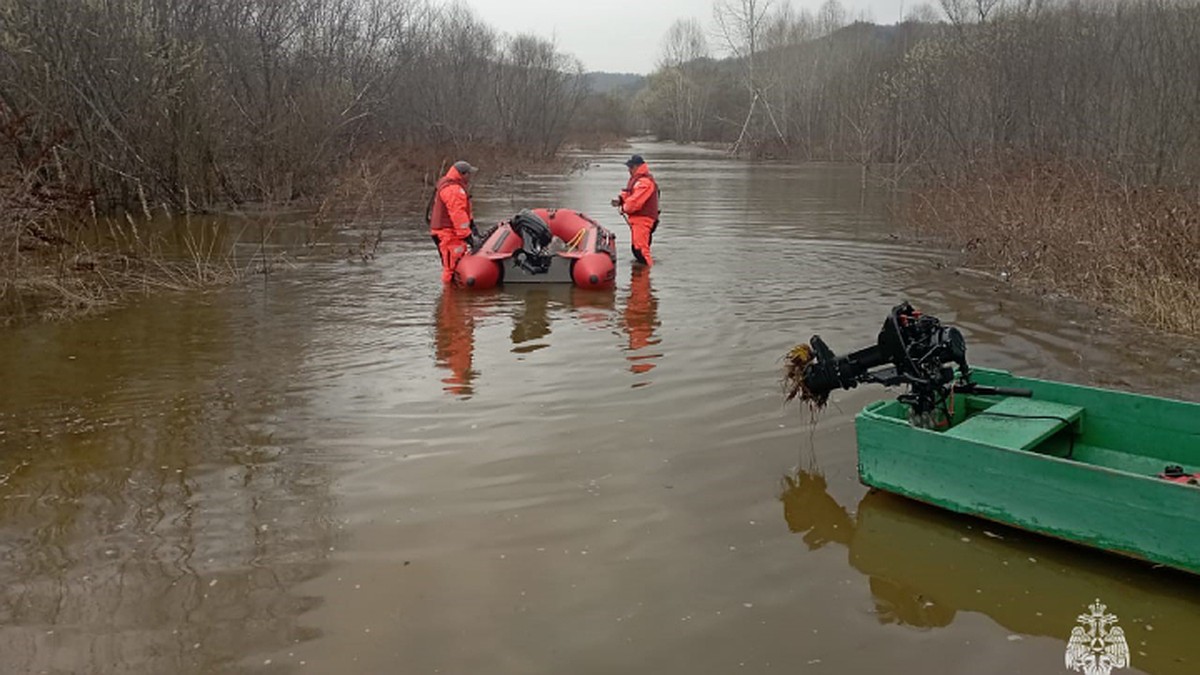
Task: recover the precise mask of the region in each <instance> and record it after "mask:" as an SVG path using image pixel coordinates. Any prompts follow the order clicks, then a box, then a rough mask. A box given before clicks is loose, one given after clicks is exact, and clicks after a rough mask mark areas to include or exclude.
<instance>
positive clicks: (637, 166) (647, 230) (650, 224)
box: [612, 155, 658, 267]
mask: <svg viewBox="0 0 1200 675" xmlns="http://www.w3.org/2000/svg"><path fill="white" fill-rule="evenodd" d="M625 166H627V167H629V182H628V183H626V184H625V189H624V190H621V194H620V195H618V196H617V198H616V199H614V200H612V205H613V206H616V207H619V208H620V209H621V213H623V214H625V217H626V220H627V221H628V222H629V235H630V240H631V247H630V248H631V249H632V250H633V257H634V258H636V259H637V261H638V262H640V263H642V264H644V265H646V266H647V267H649V266H651V265H653V264H654V258H653V257H651V255H650V242H651V241H652V240H653V239H654V231H655V230H656V229H658V183H657V182H656V181H655V180H654V176H652V175H650V167H648V166H646V160H644V159H642V156H641V155H634V156H633V157H630V158H629V159H628V160H627V161H626V162H625Z"/></svg>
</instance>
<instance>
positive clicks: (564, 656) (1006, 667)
mask: <svg viewBox="0 0 1200 675" xmlns="http://www.w3.org/2000/svg"><path fill="white" fill-rule="evenodd" d="M635 150H637V151H640V152H642V153H643V154H645V155H646V156H647V157H648V159H649V161H650V163H651V166H652V168H653V169H654V170H655V172H656V173H657V175H658V176H659V178H660V180H661V182H662V186H663V203H664V206H665V209H666V211H665V213H664V216H663V224H662V226H661V227H660V228H659V231H658V233H657V235H656V242H655V247H654V253H655V258H656V259H657V260H659V261H660V264H659V265H656V266H655V267H654V268H653V269H652V270H650V271H649V272H647V271H645V270H638V269H631V268H630V265H629V260H630V256H629V254H628V252H627V250H625V249H624V247H625V246H627V241H628V231H627V230H626V229H625V226H624V225H623V224H622V223H621V222H620V220H619V219H618V218H617V217H616V214H615V213H614V212H613V211H612V210H611V209H610V208H609V207H608V206H607V204H608V200H609V199H610V198H611V197H612V196H613V194H614V193H615V192H616V190H617V189H618V188H619V187H620V186H621V185H623V184H624V180H625V177H624V167H623V166H621V165H620V163H619V159H620V158H621V157H623V156H624V154H622V155H620V156H618V155H617V154H615V153H613V154H607V155H600V156H595V157H593V158H592V159H593V165H592V166H591V167H590V168H589V169H588V170H586V171H584V172H582V173H576V174H574V175H571V176H534V177H529V178H523V179H520V180H515V181H514V180H508V181H503V182H501V183H500V184H498V185H492V186H490V187H486V188H481V189H480V190H479V195H478V197H477V206H476V211H477V214H478V216H479V220H493V219H499V218H502V217H507V216H509V215H512V214H513V213H515V212H516V210H518V209H519V208H521V207H523V206H537V205H560V206H567V207H574V208H578V209H582V210H584V211H585V212H588V213H590V214H593V215H594V216H595V217H597V218H598V219H599V220H600V221H601V222H602V223H604V224H606V225H608V226H610V227H611V228H613V229H614V230H615V231H616V232H617V233H618V235H619V237H620V242H621V244H622V247H623V250H622V251H621V258H620V261H619V265H618V280H619V282H618V286H617V288H616V289H615V290H614V291H612V292H605V293H587V292H580V291H576V290H574V289H571V288H535V287H527V288H509V289H505V290H502V291H498V292H492V293H485V294H467V293H462V292H455V291H453V290H450V289H445V290H444V289H443V288H442V287H441V285H440V284H439V282H438V262H437V256H436V254H435V252H434V251H433V249H432V246H431V245H430V244H429V241H428V237H427V236H426V234H425V233H424V232H423V231H422V228H421V227H419V226H418V225H417V223H416V222H414V219H408V218H405V219H402V218H399V217H397V219H396V220H395V221H394V222H390V223H387V225H388V229H387V230H386V236H385V240H384V242H383V244H382V246H381V247H380V250H379V255H378V257H377V258H376V259H375V260H374V261H372V262H369V263H363V262H362V261H361V260H358V261H354V260H341V261H328V262H315V263H307V264H304V265H302V266H299V267H297V268H295V269H291V270H284V271H283V272H282V273H280V274H277V275H273V276H271V277H269V278H268V279H267V280H265V281H264V280H256V281H254V282H252V283H250V284H248V285H247V286H245V287H240V288H230V289H224V290H220V291H216V292H211V293H195V294H186V295H172V296H163V297H156V298H152V299H148V300H145V301H143V302H139V303H138V304H136V305H135V306H132V307H129V308H125V309H122V310H119V311H115V312H111V313H109V314H107V315H105V316H102V317H98V318H95V319H90V320H86V321H78V322H73V323H63V324H56V325H37V326H29V327H25V328H21V329H18V330H10V331H6V332H3V333H0V355H2V356H0V381H2V382H3V389H2V390H0V528H2V529H0V671H3V672H5V673H9V672H11V673H26V672H32V673H37V672H48V673H83V672H88V673H100V672H104V673H201V672H235V673H240V672H245V673H260V672H261V673H284V672H317V673H447V674H457V673H489V674H492V675H496V674H503V673H514V674H515V673H522V674H525V673H615V672H619V673H656V674H666V673H679V674H684V673H686V674H688V675H695V674H701V673H771V672H805V673H859V672H882V673H890V674H896V673H967V672H970V673H983V674H986V673H996V674H1000V673H1004V674H1006V675H1007V674H1009V673H1052V672H1061V669H1062V664H1063V654H1064V650H1065V646H1066V640H1067V638H1068V637H1069V636H1070V634H1071V629H1072V628H1073V627H1074V626H1075V625H1076V617H1077V616H1078V615H1079V614H1081V613H1086V612H1087V611H1088V609H1087V607H1088V605H1089V604H1090V603H1091V602H1093V601H1094V600H1096V599H1097V598H1099V599H1101V600H1102V601H1103V602H1104V603H1106V604H1107V606H1108V610H1109V611H1110V612H1112V613H1114V614H1116V615H1117V616H1118V617H1119V619H1120V625H1121V626H1123V628H1124V630H1125V634H1126V636H1127V638H1128V642H1129V644H1130V647H1131V651H1132V656H1133V666H1134V668H1133V672H1145V673H1154V674H1170V673H1180V674H1182V673H1196V672H1200V657H1198V656H1197V655H1196V653H1195V649H1194V639H1193V636H1194V635H1195V634H1196V633H1197V632H1198V631H1200V582H1197V580H1196V578H1194V577H1188V576H1185V575H1181V574H1177V573H1172V572H1169V571H1166V570H1161V569H1158V570H1156V569H1150V568H1148V567H1147V566H1146V565H1142V564H1137V563H1131V562H1127V561H1124V560H1119V559H1115V558H1112V557H1109V556H1106V555H1101V554H1097V553H1095V552H1093V551H1089V550H1086V549H1081V548H1077V547H1073V546H1070V545H1066V544H1060V543H1057V542H1051V541H1047V540H1043V539H1041V538H1038V537H1033V536H1030V535H1026V534H1023V533H1019V532H1015V531H1011V530H1007V529H1004V528H1000V527H998V526H994V525H985V524H984V523H982V522H981V521H975V520H972V519H968V518H961V517H955V516H950V515H948V514H945V513H942V512H939V511H935V510H932V509H929V508H927V507H920V506H916V505H913V504H911V503H908V502H905V501H904V500H901V499H898V498H893V497H890V496H888V495H884V494H867V493H866V491H865V490H864V489H863V488H862V487H861V486H860V485H859V484H858V482H857V480H856V474H855V457H854V434H853V427H852V416H853V414H854V413H855V412H857V410H858V409H859V408H860V407H861V406H862V405H863V404H865V403H867V402H869V401H871V400H876V399H879V398H883V397H886V396H888V395H889V394H888V392H886V391H884V390H881V389H865V388H864V389H860V390H856V391H854V392H849V393H843V394H841V395H838V396H835V399H834V405H831V406H830V407H829V409H828V410H827V411H826V412H825V413H824V414H823V415H821V417H820V418H819V420H818V421H817V423H816V424H815V425H813V424H811V423H810V418H809V415H808V414H807V413H806V412H805V411H803V410H801V409H800V408H799V407H785V406H784V405H783V403H782V398H781V393H780V392H781V390H780V387H779V375H780V373H781V365H782V364H781V361H780V357H781V356H782V354H783V353H784V352H785V351H786V350H787V349H788V348H789V347H790V346H792V345H793V344H795V343H796V342H800V341H805V340H807V339H808V338H809V337H810V336H811V335H812V334H813V333H820V334H821V335H822V336H823V337H824V338H825V339H826V340H827V341H828V342H829V343H830V344H831V346H833V348H834V349H836V350H839V351H846V350H850V349H853V348H857V347H860V346H865V345H867V344H869V343H870V342H871V341H872V340H873V339H874V337H875V334H876V332H877V331H878V327H879V325H880V324H881V323H882V321H883V319H884V316H885V315H886V313H887V311H888V309H889V308H890V307H891V306H892V305H894V304H896V303H897V302H899V301H901V300H903V299H909V300H911V301H912V302H914V303H915V304H917V305H919V306H920V307H922V308H924V309H925V310H926V311H928V312H931V313H934V314H936V315H938V316H940V317H941V318H942V319H943V320H944V321H946V322H950V323H954V324H955V325H957V326H959V327H961V328H962V329H963V331H964V332H965V334H966V336H967V339H968V344H969V348H970V351H969V356H970V358H971V360H972V362H974V363H976V364H979V365H989V366H994V367H1001V368H1008V369H1011V370H1013V371H1015V372H1018V373H1020V374H1023V375H1029V376H1035V377H1050V378H1056V379H1063V380H1068V381H1072V382H1080V383H1085V384H1100V385H1105V386H1112V387H1116V388H1120V389H1127V390H1133V391H1141V392H1149V393H1156V394H1160V395H1166V396H1172V397H1179V398H1186V399H1190V400H1200V349H1198V348H1197V345H1196V344H1195V343H1194V342H1186V341H1180V340H1179V339H1178V338H1167V337H1161V336H1154V335H1150V334H1147V333H1145V332H1144V331H1140V330H1138V329H1137V328H1136V327H1133V326H1130V325H1127V324H1126V323H1124V322H1120V321H1116V320H1114V319H1111V318H1109V317H1107V316H1106V315H1101V316H1098V315H1096V314H1095V313H1094V312H1089V311H1087V310H1085V309H1081V308H1078V307H1076V306H1074V305H1071V304H1069V303H1064V302H1051V301H1047V300H1044V299H1036V298H1029V297H1026V296H1020V295H1017V294H1014V293H1012V292H1011V291H1009V290H1008V289H1006V288H1002V287H998V284H996V283H995V282H993V281H990V280H988V279H986V278H983V277H979V276H974V275H969V274H960V273H957V272H956V271H955V270H953V269H952V268H950V267H948V266H947V265H946V260H945V259H944V258H943V257H942V256H941V255H940V254H939V253H938V252H937V251H927V250H922V249H921V248H919V247H917V246H914V245H913V244H911V243H906V242H904V241H901V240H899V239H898V238H897V237H896V236H895V235H896V227H895V226H894V225H893V224H892V218H891V216H890V215H889V205H890V201H889V198H888V196H887V194H885V193H884V192H882V191H880V190H877V189H874V188H870V189H868V190H866V191H864V190H863V189H862V188H861V185H860V180H859V172H858V170H857V169H854V168H845V167H838V166H831V165H818V164H808V165H800V164H796V165H789V164H751V163H743V162H739V161H733V160H729V159H726V158H724V157H722V156H721V155H720V154H717V153H712V152H707V151H703V150H699V149H681V148H676V147H672V146H665V145H655V144H642V145H638V146H637V147H636V148H635ZM484 168H485V170H486V167H484ZM1114 498H1118V497H1116V496H1114ZM1121 672H1128V671H1121Z"/></svg>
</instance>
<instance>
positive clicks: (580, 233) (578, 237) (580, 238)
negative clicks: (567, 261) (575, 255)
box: [567, 227, 587, 251]
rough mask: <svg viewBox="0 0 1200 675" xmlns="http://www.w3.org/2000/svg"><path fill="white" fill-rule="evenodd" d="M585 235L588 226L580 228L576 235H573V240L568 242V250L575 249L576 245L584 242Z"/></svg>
mask: <svg viewBox="0 0 1200 675" xmlns="http://www.w3.org/2000/svg"><path fill="white" fill-rule="evenodd" d="M585 236H587V228H585V227H581V228H579V231H578V232H576V233H575V236H574V237H571V241H569V242H567V250H568V251H574V250H575V247H576V246H579V245H580V244H582V243H583V238H584V237H585Z"/></svg>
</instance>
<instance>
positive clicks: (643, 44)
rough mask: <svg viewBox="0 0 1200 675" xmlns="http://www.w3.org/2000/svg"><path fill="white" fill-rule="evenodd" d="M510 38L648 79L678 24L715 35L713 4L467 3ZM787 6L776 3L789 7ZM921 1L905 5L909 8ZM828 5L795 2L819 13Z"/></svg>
mask: <svg viewBox="0 0 1200 675" xmlns="http://www.w3.org/2000/svg"><path fill="white" fill-rule="evenodd" d="M463 1H464V2H465V3H466V4H467V5H470V6H471V7H473V8H474V9H475V11H476V12H478V13H479V15H480V16H482V17H483V19H484V20H486V21H487V22H488V23H489V24H490V25H492V26H493V27H495V28H498V29H500V30H502V31H504V32H505V33H536V34H538V35H542V36H545V37H554V38H556V39H557V41H558V45H559V47H561V48H562V49H563V50H564V51H568V52H571V53H573V54H575V55H576V56H578V57H579V58H580V59H582V60H583V65H584V67H585V68H587V69H588V70H606V71H610V72H623V73H642V74H646V73H649V72H650V71H652V70H654V63H655V61H656V60H657V59H658V53H659V45H660V44H661V42H662V37H663V35H664V34H665V33H666V32H667V29H668V28H670V27H671V23H673V22H674V21H675V19H678V18H695V19H699V20H700V21H701V22H702V23H703V24H704V26H705V28H707V29H711V28H712V25H713V21H712V4H713V3H712V0H463ZM784 1H786V0H776V2H784ZM919 1H920V0H903V4H904V7H905V8H910V7H912V6H913V5H915V4H918V3H919ZM822 2H823V0H791V3H792V6H793V7H795V8H796V9H801V8H807V9H809V10H811V11H814V12H815V11H816V9H817V8H818V7H820V6H821V3H822ZM842 6H844V7H845V8H846V13H847V14H848V17H849V18H851V19H853V18H855V17H856V16H857V15H858V14H859V12H861V11H864V10H865V11H867V12H868V13H869V14H870V16H871V18H872V19H873V20H874V21H875V23H880V24H890V23H895V22H896V21H897V19H898V17H899V15H900V6H901V0H842Z"/></svg>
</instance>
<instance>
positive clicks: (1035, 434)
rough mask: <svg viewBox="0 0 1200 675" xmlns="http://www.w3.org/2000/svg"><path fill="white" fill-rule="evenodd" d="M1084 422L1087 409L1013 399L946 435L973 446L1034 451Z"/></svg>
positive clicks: (975, 417) (950, 430) (960, 424)
mask: <svg viewBox="0 0 1200 675" xmlns="http://www.w3.org/2000/svg"><path fill="white" fill-rule="evenodd" d="M1064 420H1065V422H1064ZM1082 420H1083V408H1081V407H1079V406H1076V405H1068V404H1066V403H1056V402H1054V401H1042V400H1038V399H1033V398H1019V397H1012V398H1006V399H1004V400H1003V401H1000V402H999V403H997V404H996V405H993V406H991V407H990V408H988V409H987V410H984V411H982V412H979V413H976V414H975V415H973V416H972V417H970V418H968V419H967V420H965V421H963V422H961V423H959V424H958V425H956V426H954V427H951V428H950V429H948V430H946V431H945V432H944V434H945V435H946V436H950V437H952V438H958V439H961V440H964V441H970V442H972V443H981V444H983V445H991V446H996V447H1001V448H1009V449H1012V450H1030V449H1032V448H1034V447H1036V446H1037V445H1038V444H1039V443H1041V442H1042V441H1044V440H1046V439H1047V438H1050V437H1051V436H1053V435H1054V434H1056V433H1058V432H1059V431H1060V430H1062V429H1064V428H1065V427H1066V426H1067V425H1068V424H1071V425H1075V426H1076V427H1078V426H1079V425H1080V424H1081V423H1082Z"/></svg>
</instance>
